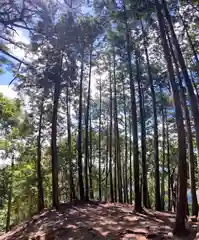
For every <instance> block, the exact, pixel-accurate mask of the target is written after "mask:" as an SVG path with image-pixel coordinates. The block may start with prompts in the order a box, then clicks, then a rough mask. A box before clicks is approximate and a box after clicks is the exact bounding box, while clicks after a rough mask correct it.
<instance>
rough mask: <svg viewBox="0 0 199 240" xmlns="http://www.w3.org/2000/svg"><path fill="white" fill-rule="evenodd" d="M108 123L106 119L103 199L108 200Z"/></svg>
mask: <svg viewBox="0 0 199 240" xmlns="http://www.w3.org/2000/svg"><path fill="white" fill-rule="evenodd" d="M108 139H109V124H108V119H107V136H106V165H105V176H106V179H105V201H106V202H107V200H108V157H109V142H108Z"/></svg>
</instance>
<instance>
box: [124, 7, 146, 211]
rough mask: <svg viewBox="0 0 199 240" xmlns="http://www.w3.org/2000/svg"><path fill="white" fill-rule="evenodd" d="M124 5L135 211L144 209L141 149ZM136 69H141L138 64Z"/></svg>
mask: <svg viewBox="0 0 199 240" xmlns="http://www.w3.org/2000/svg"><path fill="white" fill-rule="evenodd" d="M123 7H124V23H125V28H126V29H125V30H126V41H127V49H126V50H127V56H128V74H129V79H130V91H131V111H132V120H133V122H132V132H133V168H134V190H135V209H134V210H135V211H136V212H141V211H142V203H141V192H140V182H139V181H140V180H139V175H140V173H139V151H138V129H137V106H136V101H135V86H134V80H133V75H132V64H131V44H130V36H129V27H128V21H127V17H126V8H125V5H124V6H123ZM136 71H137V72H138V71H139V68H138V66H136Z"/></svg>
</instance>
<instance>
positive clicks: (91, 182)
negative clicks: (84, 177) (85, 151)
mask: <svg viewBox="0 0 199 240" xmlns="http://www.w3.org/2000/svg"><path fill="white" fill-rule="evenodd" d="M89 138H90V139H89V140H90V143H89V144H90V152H89V156H90V161H89V185H90V198H91V199H94V194H93V173H92V167H93V161H92V121H91V116H90V136H89Z"/></svg>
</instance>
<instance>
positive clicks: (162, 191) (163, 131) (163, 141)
mask: <svg viewBox="0 0 199 240" xmlns="http://www.w3.org/2000/svg"><path fill="white" fill-rule="evenodd" d="M159 86H160V95H161V113H162V178H161V209H162V210H163V211H164V209H165V203H164V198H165V184H164V180H165V173H164V172H165V111H164V106H163V97H162V96H163V91H162V85H161V83H160V84H159Z"/></svg>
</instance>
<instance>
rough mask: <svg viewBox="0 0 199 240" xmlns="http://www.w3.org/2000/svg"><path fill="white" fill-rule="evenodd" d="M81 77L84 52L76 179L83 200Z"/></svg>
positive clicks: (82, 61) (81, 93)
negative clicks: (77, 179)
mask: <svg viewBox="0 0 199 240" xmlns="http://www.w3.org/2000/svg"><path fill="white" fill-rule="evenodd" d="M83 75H84V52H83V53H82V59H81V73H80V95H79V123H78V146H77V151H78V160H77V162H78V177H79V192H80V199H81V200H84V183H83V176H82V95H83Z"/></svg>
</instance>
